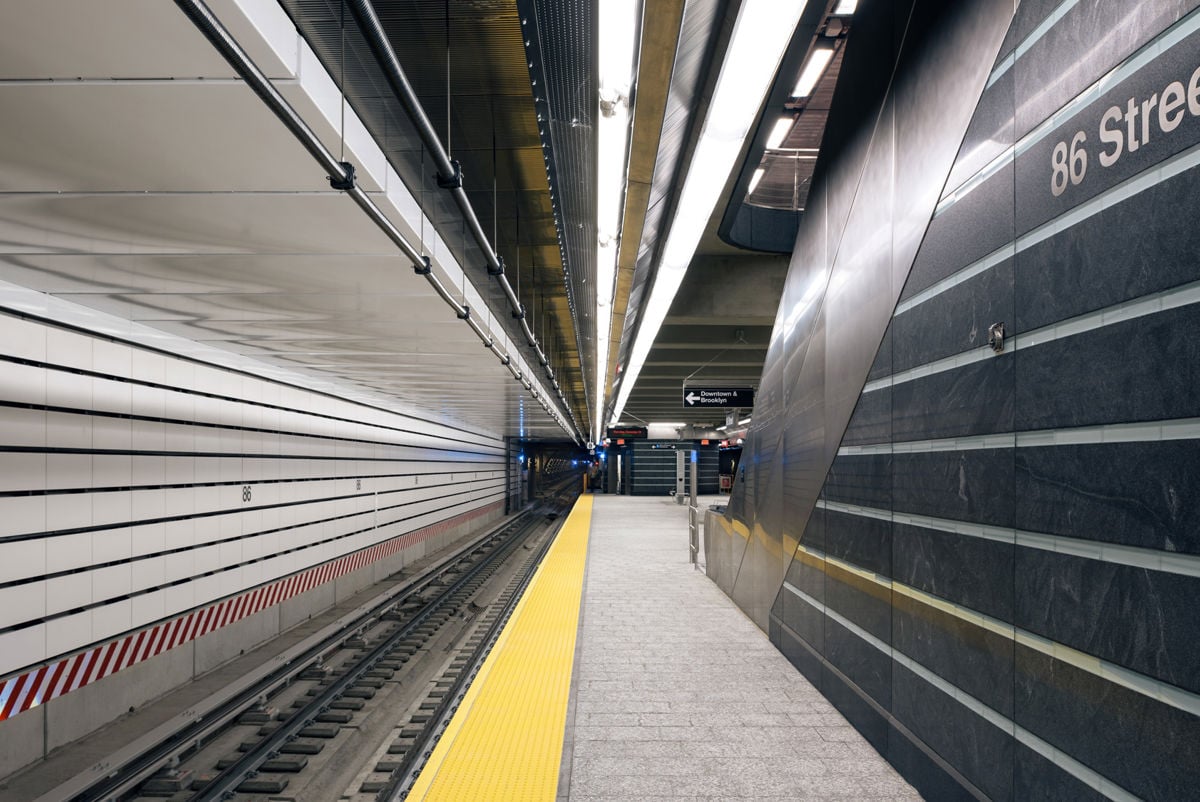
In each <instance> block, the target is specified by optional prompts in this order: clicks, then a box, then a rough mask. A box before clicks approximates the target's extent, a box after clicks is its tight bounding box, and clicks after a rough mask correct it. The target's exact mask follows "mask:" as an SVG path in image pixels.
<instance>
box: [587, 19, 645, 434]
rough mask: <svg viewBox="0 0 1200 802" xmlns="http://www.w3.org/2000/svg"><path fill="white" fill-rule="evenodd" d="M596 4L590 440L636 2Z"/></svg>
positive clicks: (597, 409)
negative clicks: (597, 108) (597, 92)
mask: <svg viewBox="0 0 1200 802" xmlns="http://www.w3.org/2000/svg"><path fill="white" fill-rule="evenodd" d="M598 5H599V14H600V19H599V42H598V46H597V48H596V49H597V51H598V52H599V59H600V63H599V73H600V75H599V78H600V96H599V106H600V113H599V115H597V119H598V120H599V124H598V126H597V140H598V141H597V146H596V234H597V239H598V241H597V252H596V381H595V388H596V390H595V392H596V397H595V403H594V405H593V417H594V421H593V426H594V432H593V435H592V439H593V440H594V441H595V442H600V441H601V433H602V431H603V425H604V396H605V385H606V384H607V383H608V348H609V342H610V339H611V337H612V300H613V296H614V294H615V293H616V282H617V258H618V255H619V252H620V242H621V222H622V218H623V217H624V214H623V212H624V209H625V185H626V179H627V173H628V170H627V167H628V152H629V134H630V130H629V129H630V122H631V119H632V114H631V109H630V106H629V98H630V93H631V92H632V88H633V76H634V53H635V51H636V46H637V30H638V22H639V20H640V18H641V9H640V2H639V0H604V2H603V3H600V4H598Z"/></svg>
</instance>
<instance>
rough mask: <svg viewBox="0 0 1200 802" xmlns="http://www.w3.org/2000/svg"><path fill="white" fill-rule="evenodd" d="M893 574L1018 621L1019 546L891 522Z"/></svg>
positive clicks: (936, 593) (939, 594) (955, 600)
mask: <svg viewBox="0 0 1200 802" xmlns="http://www.w3.org/2000/svg"><path fill="white" fill-rule="evenodd" d="M892 543H893V559H892V571H893V577H894V578H895V579H896V581H898V582H903V583H904V584H906V585H908V586H909V587H913V588H916V589H917V590H923V591H925V592H926V593H929V594H932V595H934V596H937V597H939V598H942V599H945V600H946V601H949V602H953V603H954V604H960V605H962V606H963V607H968V608H970V609H972V610H978V611H979V612H981V613H985V614H987V615H990V616H992V617H993V618H999V619H1000V620H1002V621H1012V620H1013V615H1014V611H1013V605H1014V600H1013V570H1014V568H1013V565H1014V559H1015V555H1014V548H1015V547H1014V546H1012V545H1011V544H1009V543H1000V542H998V541H995V540H984V539H983V538H977V537H969V536H967V535H958V534H955V533H953V532H941V531H936V530H932V529H924V528H921V527H917V526H908V525H905V524H901V523H896V524H893V526H892Z"/></svg>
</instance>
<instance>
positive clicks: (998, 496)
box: [892, 448, 1013, 526]
mask: <svg viewBox="0 0 1200 802" xmlns="http://www.w3.org/2000/svg"><path fill="white" fill-rule="evenodd" d="M892 464H893V465H894V469H895V476H894V479H893V486H892V499H893V503H894V504H895V509H896V511H897V512H911V513H915V514H917V515H928V516H930V517H933V518H948V519H950V520H955V521H972V522H974V523H981V524H991V525H994V526H1012V521H1013V518H1012V516H1013V496H1012V487H1013V452H1012V450H1011V449H1006V448H989V449H977V450H972V451H930V452H916V453H910V454H894V455H892Z"/></svg>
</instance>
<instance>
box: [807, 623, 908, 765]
mask: <svg viewBox="0 0 1200 802" xmlns="http://www.w3.org/2000/svg"><path fill="white" fill-rule="evenodd" d="M843 631H844V630H843ZM850 637H853V636H852V635H851V636H850ZM866 648H868V649H870V648H871V647H870V646H868V647H866ZM876 654H880V653H879V652H876ZM880 656H882V655H881V654H880ZM839 673H840V672H839ZM888 673H889V681H890V670H889V672H888ZM850 681H851V682H854V679H853V677H851V678H850ZM817 687H818V688H820V690H821V693H823V694H825V698H826V699H828V700H829V701H830V703H831V704H832V705H833V706H834V707H835V708H837V711H838V712H839V713H841V714H842V715H843V716H845V717H846V720H847V721H849V722H850V723H851V724H852V725H854V729H856V730H858V731H859V733H861V734H862V736H863V737H864V738H866V739H867V742H868V743H869V744H871V746H873V747H875V750H876V751H877V752H880V753H886V751H887V745H888V736H889V730H890V728H889V726H888V720H887V717H886V716H885V715H884V714H883V713H881V712H880V711H879V710H878V709H877V708H876V707H875V706H873V705H872V704H871V703H870V702H868V701H867V700H866V699H864V698H863V697H862V695H861V694H862V692H863V691H864V690H865V689H863V688H861V687H860V688H859V689H858V690H856V689H854V688H852V687H850V686H849V685H847V684H846V681H845V680H844V679H843V678H842V677H840V676H838V674H837V673H835V672H834V671H832V670H830V667H829V666H828V665H823V666H822V671H821V682H820V684H819V685H818V686H817ZM872 698H873V700H874V701H875V702H876V704H878V703H879V700H878V699H877V698H875V697H874V696H872ZM884 709H885V710H886V709H887V708H886V707H885V708H884Z"/></svg>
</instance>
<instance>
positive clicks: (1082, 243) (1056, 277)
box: [1016, 170, 1200, 331]
mask: <svg viewBox="0 0 1200 802" xmlns="http://www.w3.org/2000/svg"><path fill="white" fill-rule="evenodd" d="M1195 197H1200V171H1197V170H1188V171H1187V172H1185V173H1182V174H1180V175H1177V176H1175V177H1173V178H1170V179H1168V180H1166V181H1163V182H1162V183H1160V184H1156V185H1155V186H1152V187H1150V188H1148V189H1146V190H1144V191H1143V192H1139V193H1138V194H1137V195H1134V196H1133V197H1131V198H1128V199H1126V200H1124V201H1122V202H1120V203H1118V204H1116V205H1115V206H1110V207H1108V208H1106V209H1104V210H1103V211H1100V212H1099V213H1097V214H1094V215H1092V216H1091V217H1088V218H1087V219H1085V220H1082V221H1080V222H1078V223H1076V224H1075V225H1073V226H1071V227H1070V228H1068V229H1067V230H1066V231H1064V232H1062V233H1061V234H1056V235H1055V236H1053V237H1050V238H1048V239H1045V240H1043V241H1041V242H1039V243H1037V244H1036V245H1034V246H1033V247H1031V248H1029V249H1027V250H1024V251H1021V252H1020V253H1018V254H1017V258H1016V262H1017V268H1016V269H1017V288H1018V294H1017V299H1016V309H1017V316H1016V330H1017V331H1030V330H1032V329H1036V328H1039V327H1041V326H1045V325H1048V324H1050V323H1054V322H1057V321H1059V320H1065V319H1067V318H1070V317H1074V316H1075V315H1081V314H1083V313H1085V312H1091V311H1093V310H1096V309H1102V308H1104V307H1106V306H1111V305H1113V304H1116V303H1120V302H1122V301H1127V300H1129V299H1131V298H1138V297H1140V296H1143V295H1147V294H1149V293H1152V292H1159V291H1162V290H1166V289H1170V288H1171V287H1176V286H1178V285H1180V284H1186V283H1188V282H1192V281H1197V280H1200V260H1198V259H1196V258H1195V257H1196V254H1197V253H1200V226H1197V225H1195V216H1196V210H1195V208H1194V207H1193V206H1192V205H1190V204H1187V203H1180V202H1179V201H1180V199H1181V198H1195Z"/></svg>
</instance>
